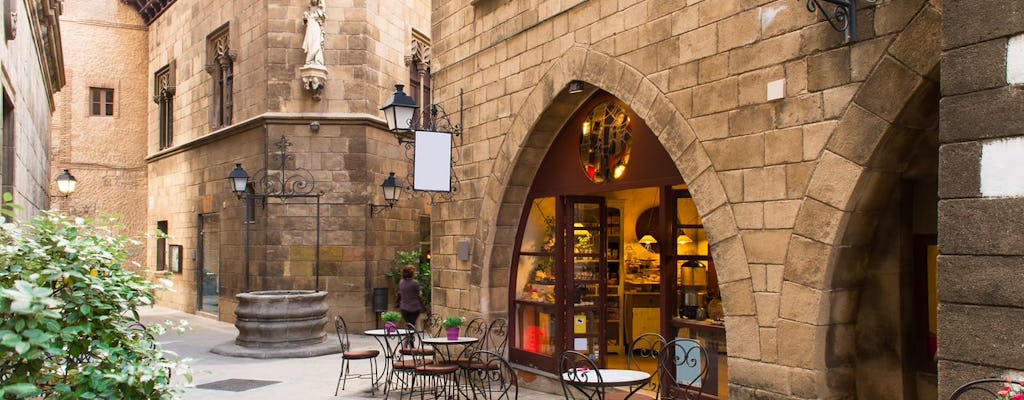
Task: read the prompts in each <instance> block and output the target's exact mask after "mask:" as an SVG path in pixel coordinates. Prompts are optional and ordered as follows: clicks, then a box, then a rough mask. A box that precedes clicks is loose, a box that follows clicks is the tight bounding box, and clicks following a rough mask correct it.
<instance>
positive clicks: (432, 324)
mask: <svg viewBox="0 0 1024 400" xmlns="http://www.w3.org/2000/svg"><path fill="white" fill-rule="evenodd" d="M443 320H444V318H441V314H438V313H430V314H427V320H426V321H424V322H423V332H426V334H428V335H431V336H433V337H439V336H441V333H442V329H443V328H441V321H443Z"/></svg>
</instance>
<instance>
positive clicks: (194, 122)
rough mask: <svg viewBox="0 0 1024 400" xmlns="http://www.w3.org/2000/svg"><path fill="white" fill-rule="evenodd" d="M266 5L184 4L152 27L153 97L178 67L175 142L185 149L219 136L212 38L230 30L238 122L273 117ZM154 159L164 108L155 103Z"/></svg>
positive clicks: (242, 0) (235, 1)
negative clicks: (163, 73)
mask: <svg viewBox="0 0 1024 400" xmlns="http://www.w3.org/2000/svg"><path fill="white" fill-rule="evenodd" d="M264 3H265V2H263V1H253V0H231V1H223V2H216V3H209V2H205V1H198V0H191V1H178V2H175V3H174V4H173V5H171V6H170V7H169V8H168V9H167V10H166V11H165V12H164V13H163V15H161V16H160V18H157V19H156V20H155V21H153V23H152V24H151V25H150V26H149V57H148V59H147V64H148V69H149V71H148V74H149V78H148V82H149V86H148V88H149V89H148V92H149V96H150V99H152V97H153V96H154V93H153V79H154V78H153V74H154V73H155V72H156V71H157V70H159V69H160V68H163V67H164V66H166V65H168V64H169V63H170V62H171V61H174V62H175V65H176V68H175V71H174V76H175V82H174V86H175V93H174V141H173V143H172V146H177V145H181V144H184V143H188V142H190V141H192V140H195V139H197V138H199V137H202V136H205V135H207V134H209V133H210V132H212V131H214V130H215V128H214V127H212V125H211V122H212V121H211V113H210V110H209V107H210V104H211V102H212V99H211V93H212V90H213V83H212V81H211V80H212V77H211V75H210V74H209V73H207V72H206V66H207V65H208V64H213V63H214V60H213V59H212V57H211V56H210V51H209V47H208V43H207V39H206V38H207V35H209V34H211V33H213V32H214V31H216V30H217V29H219V28H221V27H222V26H224V25H225V24H227V25H228V29H229V43H230V47H231V49H233V51H234V52H235V58H234V107H233V113H234V115H233V122H234V123H238V122H241V121H244V120H246V119H248V118H252V117H255V116H257V115H259V114H262V113H264V112H266V111H267V105H266V104H267V103H266V99H267V95H266V93H267V85H266V83H265V82H266V80H267V7H266V5H265V4H264ZM148 104H149V107H148V108H147V114H148V115H149V125H148V132H150V135H149V146H148V148H147V153H148V154H154V153H157V152H158V151H159V135H158V134H157V132H159V115H160V108H159V105H158V104H157V103H155V102H153V101H150V102H149V103H148Z"/></svg>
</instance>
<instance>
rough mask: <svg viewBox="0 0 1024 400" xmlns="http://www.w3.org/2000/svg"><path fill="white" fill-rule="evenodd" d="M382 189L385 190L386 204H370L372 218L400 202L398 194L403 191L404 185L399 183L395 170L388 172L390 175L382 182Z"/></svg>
mask: <svg viewBox="0 0 1024 400" xmlns="http://www.w3.org/2000/svg"><path fill="white" fill-rule="evenodd" d="M380 189H381V190H382V191H383V192H384V204H373V203H370V204H369V206H370V217H371V218H372V217H373V216H374V215H377V214H380V213H381V212H383V211H384V210H387V209H389V208H393V207H394V206H395V203H397V202H398V194H399V193H401V192H402V190H401V189H402V187H401V185H399V184H398V179H396V178H395V173H394V172H390V173H388V177H387V178H386V179H384V182H381V184H380Z"/></svg>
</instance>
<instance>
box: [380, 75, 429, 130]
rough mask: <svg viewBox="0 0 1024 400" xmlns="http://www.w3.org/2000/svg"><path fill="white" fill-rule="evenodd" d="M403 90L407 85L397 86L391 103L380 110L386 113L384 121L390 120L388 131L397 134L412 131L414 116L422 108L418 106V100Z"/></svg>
mask: <svg viewBox="0 0 1024 400" xmlns="http://www.w3.org/2000/svg"><path fill="white" fill-rule="evenodd" d="M403 88H405V85H395V94H394V95H393V96H391V101H390V102H388V103H387V104H385V105H384V107H381V108H380V110H381V111H384V119H387V120H388V129H390V130H391V132H395V133H399V132H408V131H410V130H411V126H412V119H413V116H414V115H415V114H416V110H417V109H419V108H420V106H418V105H416V100H413V98H412V97H409V95H407V94H405V92H404V91H402V89H403Z"/></svg>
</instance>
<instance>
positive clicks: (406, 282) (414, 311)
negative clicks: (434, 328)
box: [398, 265, 423, 329]
mask: <svg viewBox="0 0 1024 400" xmlns="http://www.w3.org/2000/svg"><path fill="white" fill-rule="evenodd" d="M398 310H399V311H401V312H402V318H403V319H405V322H406V323H408V324H413V326H416V320H417V319H419V317H420V313H421V312H423V291H422V290H421V288H420V283H419V281H417V280H416V267H415V266H412V265H406V266H405V268H402V280H401V281H399V282H398ZM417 329H418V328H417Z"/></svg>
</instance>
